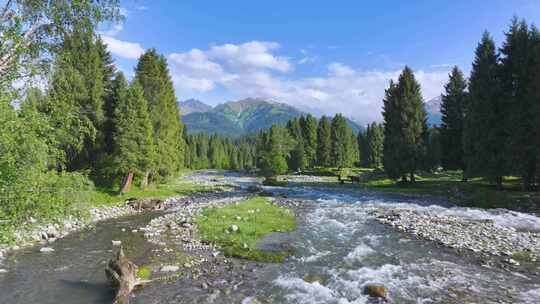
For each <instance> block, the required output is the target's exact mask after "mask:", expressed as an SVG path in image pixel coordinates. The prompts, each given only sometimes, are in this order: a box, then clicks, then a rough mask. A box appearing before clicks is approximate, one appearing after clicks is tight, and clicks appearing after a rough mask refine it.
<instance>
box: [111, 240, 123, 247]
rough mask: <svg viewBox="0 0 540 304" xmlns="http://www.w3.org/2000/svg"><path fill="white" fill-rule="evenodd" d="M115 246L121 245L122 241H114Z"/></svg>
mask: <svg viewBox="0 0 540 304" xmlns="http://www.w3.org/2000/svg"><path fill="white" fill-rule="evenodd" d="M112 244H113V246H120V245H122V241H114V240H113V241H112Z"/></svg>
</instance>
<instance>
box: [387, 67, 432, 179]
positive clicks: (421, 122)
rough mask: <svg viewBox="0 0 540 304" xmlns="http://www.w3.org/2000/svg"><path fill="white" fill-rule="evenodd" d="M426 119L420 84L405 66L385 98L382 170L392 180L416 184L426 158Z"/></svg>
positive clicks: (391, 84)
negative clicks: (399, 178) (408, 180)
mask: <svg viewBox="0 0 540 304" xmlns="http://www.w3.org/2000/svg"><path fill="white" fill-rule="evenodd" d="M426 116H427V114H426V112H425V109H424V105H423V101H422V95H421V92H420V84H418V82H417V81H416V79H415V77H414V73H413V71H412V70H411V69H410V68H409V67H405V69H403V72H402V73H401V75H400V76H399V80H398V84H397V85H395V84H394V83H392V82H391V83H390V87H389V89H388V90H387V91H386V96H385V99H384V108H383V117H384V123H385V125H384V128H385V132H384V133H385V134H384V140H385V141H384V168H385V171H386V172H387V174H388V175H389V176H390V177H391V178H398V177H401V179H402V180H403V181H404V180H406V179H407V175H409V179H410V181H411V182H414V181H415V177H414V173H415V171H416V170H417V169H419V168H420V167H421V165H422V162H423V161H424V157H425V135H426V127H427V126H426V125H427V124H426Z"/></svg>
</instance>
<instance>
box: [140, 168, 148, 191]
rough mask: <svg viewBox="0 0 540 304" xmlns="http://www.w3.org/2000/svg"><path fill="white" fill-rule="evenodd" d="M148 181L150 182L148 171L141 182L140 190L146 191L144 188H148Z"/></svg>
mask: <svg viewBox="0 0 540 304" xmlns="http://www.w3.org/2000/svg"><path fill="white" fill-rule="evenodd" d="M149 180H150V171H146V172H145V173H144V175H143V177H142V180H141V189H146V187H148V184H149Z"/></svg>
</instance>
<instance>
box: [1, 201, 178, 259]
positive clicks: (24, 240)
mask: <svg viewBox="0 0 540 304" xmlns="http://www.w3.org/2000/svg"><path fill="white" fill-rule="evenodd" d="M180 199H182V197H171V198H168V199H165V200H164V204H165V205H167V206H170V205H172V204H174V202H175V201H177V200H180ZM143 211H144V210H140V209H139V210H137V209H135V208H133V207H131V206H129V205H128V204H127V201H126V202H125V203H124V204H121V205H118V206H110V207H107V206H105V207H99V208H91V209H89V210H88V216H87V217H80V218H77V217H74V216H69V217H68V218H65V219H61V220H59V221H57V222H56V223H38V221H37V220H36V219H34V218H32V217H31V218H29V219H28V221H27V222H26V223H24V224H23V226H22V227H21V228H20V229H19V230H18V231H16V232H15V233H14V236H15V243H14V244H0V266H1V265H2V262H3V260H4V259H5V258H6V257H7V255H8V254H9V252H12V251H16V250H19V249H21V248H24V247H28V246H33V245H38V246H41V247H42V248H43V250H42V252H52V250H50V249H49V247H48V246H49V245H50V244H52V243H54V242H55V241H57V240H58V239H62V238H64V237H65V236H67V235H69V234H71V233H73V232H76V231H79V230H81V229H84V228H87V227H88V226H91V225H93V224H95V223H97V222H99V221H104V220H107V219H111V218H118V217H123V216H127V215H134V214H138V213H141V212H143Z"/></svg>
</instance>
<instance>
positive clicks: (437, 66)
mask: <svg viewBox="0 0 540 304" xmlns="http://www.w3.org/2000/svg"><path fill="white" fill-rule="evenodd" d="M429 67H430V68H432V69H447V68H450V67H452V65H451V64H450V63H441V64H432V65H430V66H429Z"/></svg>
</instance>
